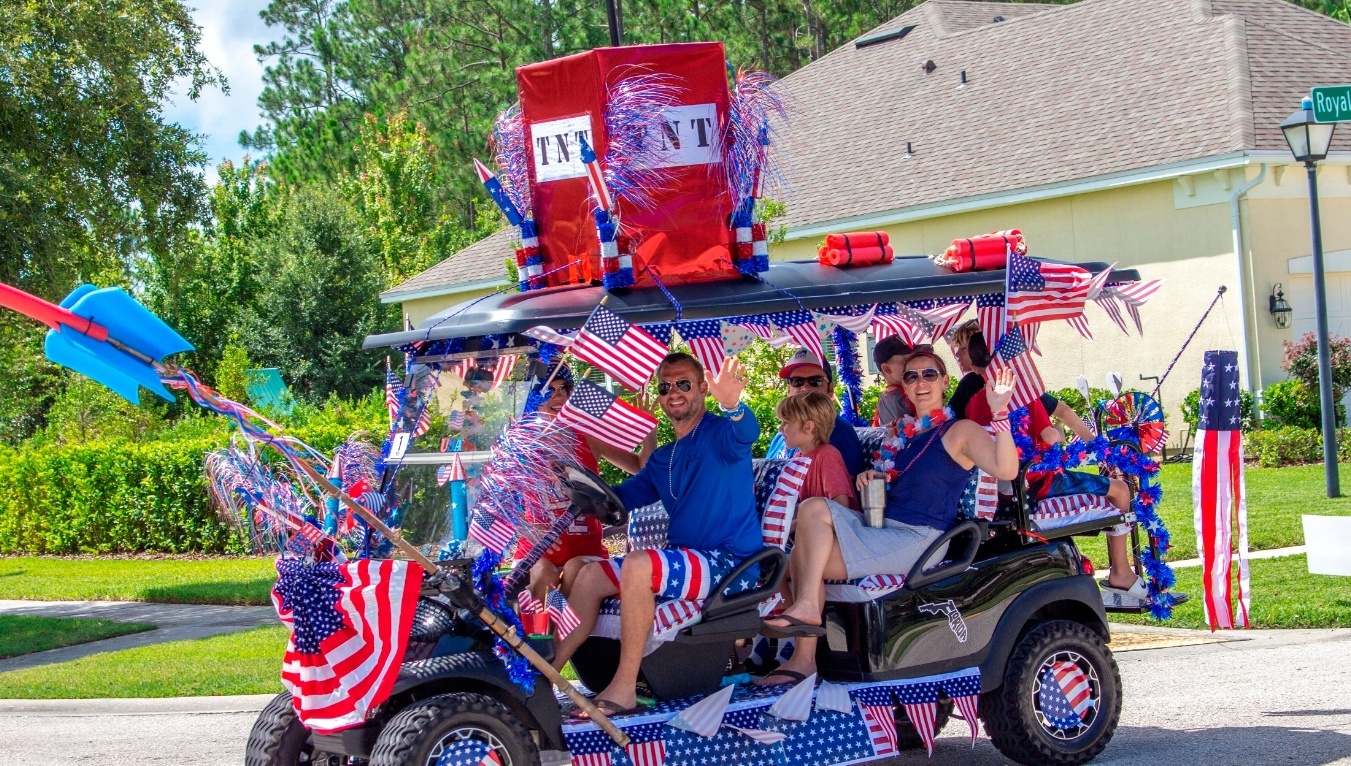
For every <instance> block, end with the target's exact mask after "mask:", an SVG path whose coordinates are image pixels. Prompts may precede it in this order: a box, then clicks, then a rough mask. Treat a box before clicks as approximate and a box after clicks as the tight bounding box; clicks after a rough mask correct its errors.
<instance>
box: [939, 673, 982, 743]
mask: <svg viewBox="0 0 1351 766" xmlns="http://www.w3.org/2000/svg"><path fill="white" fill-rule="evenodd" d="M938 685H939V687H940V688H941V689H942V690H943V693H944V694H946V695H948V699H950V700H952V703H953V705H955V706H956V707H957V712H958V713H959V714H961V716H962V720H964V721H966V725H967V727H968V728H970V729H971V746H972V747H975V746H976V738H977V737H979V736H980V712H979V709H978V704H979V702H980V676H978V675H969V676H958V677H957V678H949V679H945V680H943V681H939V682H938Z"/></svg>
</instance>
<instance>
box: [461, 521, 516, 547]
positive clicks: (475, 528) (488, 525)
mask: <svg viewBox="0 0 1351 766" xmlns="http://www.w3.org/2000/svg"><path fill="white" fill-rule="evenodd" d="M469 537H470V538H471V539H473V540H477V541H478V542H480V543H482V544H483V547H485V548H487V549H488V550H490V551H492V552H493V553H496V554H497V555H499V556H501V555H502V552H503V551H505V550H506V549H507V548H508V547H510V546H511V541H512V540H513V539H514V538H515V537H516V527H515V525H513V524H512V523H511V522H510V521H507V520H506V519H504V518H501V517H498V516H495V517H493V518H492V519H491V520H489V519H485V518H484V517H483V516H481V515H475V516H474V520H473V523H471V524H470V525H469Z"/></svg>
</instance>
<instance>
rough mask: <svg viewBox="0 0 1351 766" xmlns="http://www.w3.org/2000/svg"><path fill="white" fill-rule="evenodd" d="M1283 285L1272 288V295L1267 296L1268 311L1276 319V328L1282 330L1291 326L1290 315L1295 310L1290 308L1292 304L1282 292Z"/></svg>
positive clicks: (1277, 284) (1278, 284) (1278, 283)
mask: <svg viewBox="0 0 1351 766" xmlns="http://www.w3.org/2000/svg"><path fill="white" fill-rule="evenodd" d="M1281 287H1282V285H1281V283H1280V282H1277V283H1276V286H1275V287H1273V288H1271V295H1269V296H1267V306H1268V310H1269V311H1271V316H1272V317H1274V318H1275V319H1276V326H1277V327H1279V328H1281V329H1282V330H1284V329H1286V328H1287V327H1289V326H1290V314H1291V313H1293V310H1292V309H1291V308H1290V302H1289V301H1287V300H1286V299H1285V293H1284V292H1281Z"/></svg>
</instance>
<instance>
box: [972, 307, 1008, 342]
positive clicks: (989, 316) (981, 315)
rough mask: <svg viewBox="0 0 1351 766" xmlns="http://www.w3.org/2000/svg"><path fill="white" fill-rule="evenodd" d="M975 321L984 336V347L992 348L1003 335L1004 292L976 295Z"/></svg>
mask: <svg viewBox="0 0 1351 766" xmlns="http://www.w3.org/2000/svg"><path fill="white" fill-rule="evenodd" d="M976 322H977V323H978V324H979V325H980V334H981V336H983V337H984V338H985V347H986V348H988V349H990V350H991V351H993V350H994V348H995V346H997V345H998V344H999V339H1000V338H1001V337H1003V335H1004V325H1005V322H1004V294H1003V293H989V294H987V295H980V296H977V297H976Z"/></svg>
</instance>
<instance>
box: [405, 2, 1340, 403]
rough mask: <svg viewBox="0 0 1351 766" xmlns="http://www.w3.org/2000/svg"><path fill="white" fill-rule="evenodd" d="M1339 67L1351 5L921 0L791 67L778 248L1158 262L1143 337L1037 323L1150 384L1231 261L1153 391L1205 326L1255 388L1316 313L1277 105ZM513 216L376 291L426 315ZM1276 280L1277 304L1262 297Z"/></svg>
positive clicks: (1182, 387) (1053, 346) (1177, 377)
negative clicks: (1220, 295)
mask: <svg viewBox="0 0 1351 766" xmlns="http://www.w3.org/2000/svg"><path fill="white" fill-rule="evenodd" d="M1339 83H1351V26H1348V25H1346V24H1343V23H1341V22H1338V21H1335V20H1333V19H1330V18H1327V17H1324V16H1321V15H1318V14H1315V13H1312V12H1310V11H1307V10H1305V9H1303V8H1300V7H1298V6H1294V5H1291V4H1289V3H1286V2H1282V0H1083V1H1082V2H1079V3H1076V4H1073V5H1046V4H1036V3H991V2H967V1H966V0H929V2H926V3H924V4H922V5H919V6H917V7H915V8H913V9H911V10H909V11H907V12H906V13H904V14H902V15H900V16H898V17H896V18H894V19H892V20H891V21H888V22H887V23H885V24H883V25H881V26H879V27H878V28H876V29H874V30H871V31H869V32H868V33H866V34H864V35H863V36H861V37H860V38H858V39H857V40H854V41H852V42H850V43H848V44H846V45H844V46H842V47H841V48H839V49H837V50H835V51H833V52H831V53H830V54H828V55H827V56H825V57H823V58H821V59H820V60H818V61H815V62H813V63H812V64H810V65H809V66H807V67H804V68H803V69H801V70H799V71H797V72H794V73H793V74H791V75H789V76H788V77H786V78H785V79H784V80H783V88H784V90H785V92H786V93H787V94H788V95H789V97H790V98H791V100H792V103H793V119H792V124H791V126H790V127H789V128H787V129H785V130H782V131H781V134H780V135H781V141H782V144H781V145H782V147H783V151H784V154H785V157H786V159H787V161H786V163H785V166H786V168H787V170H786V178H785V180H786V184H785V193H784V195H783V196H784V199H785V200H786V203H787V214H786V216H785V217H784V218H782V219H780V220H778V221H776V222H775V224H776V225H782V226H783V227H785V239H784V241H783V242H782V243H780V244H777V245H775V246H774V248H773V250H772V255H773V257H774V258H775V259H801V258H812V257H815V250H816V247H817V245H818V243H819V242H820V240H821V239H822V238H823V237H824V235H825V234H827V233H830V232H840V231H858V230H867V231H871V230H884V231H887V232H889V233H890V236H891V241H892V243H893V245H894V246H895V249H896V252H897V253H904V254H918V253H930V254H932V253H938V252H941V251H942V250H943V249H944V248H945V247H946V246H947V245H948V244H949V242H950V241H951V240H953V239H955V238H959V237H966V236H971V235H973V234H978V233H982V232H987V231H994V230H999V229H1008V228H1017V229H1020V230H1022V232H1023V233H1024V235H1025V237H1026V238H1027V241H1028V243H1029V248H1030V253H1031V254H1032V255H1036V256H1039V257H1046V258H1057V259H1064V260H1081V261H1087V260H1091V261H1106V262H1109V263H1112V262H1115V263H1117V264H1119V265H1120V266H1121V267H1123V268H1125V267H1131V268H1136V269H1139V271H1140V273H1141V274H1142V276H1144V277H1146V278H1153V277H1160V278H1163V279H1164V280H1165V283H1164V286H1163V288H1162V289H1161V290H1160V291H1159V293H1158V294H1157V295H1156V296H1155V297H1154V299H1153V300H1152V301H1151V303H1150V304H1149V305H1148V306H1147V307H1146V308H1145V310H1144V312H1143V315H1144V329H1145V332H1144V335H1143V337H1137V336H1136V335H1135V334H1134V331H1133V328H1132V334H1131V335H1130V336H1129V337H1127V336H1123V335H1122V334H1121V333H1120V331H1119V330H1118V329H1117V328H1116V327H1115V325H1113V324H1112V323H1111V322H1110V321H1108V319H1107V318H1106V315H1105V314H1103V312H1102V311H1101V310H1099V309H1098V308H1096V307H1090V308H1089V309H1088V317H1089V321H1090V325H1091V327H1092V329H1093V331H1094V333H1095V335H1096V338H1097V340H1096V341H1095V342H1088V341H1085V340H1083V339H1081V338H1080V337H1079V335H1078V334H1077V333H1075V332H1074V331H1073V330H1071V329H1070V328H1069V327H1068V326H1066V325H1064V324H1063V323H1058V324H1057V325H1055V326H1050V327H1047V328H1045V329H1043V331H1042V333H1041V336H1040V339H1039V343H1040V346H1041V348H1042V349H1043V350H1044V351H1045V352H1046V356H1045V357H1044V358H1043V359H1042V360H1040V361H1039V366H1040V368H1041V371H1042V375H1043V377H1044V378H1045V381H1046V383H1047V385H1048V386H1049V387H1052V388H1058V387H1062V386H1068V385H1072V383H1073V380H1074V378H1075V377H1076V376H1078V375H1080V374H1084V375H1087V376H1088V377H1089V379H1090V381H1092V382H1093V383H1094V385H1097V386H1101V385H1102V383H1101V381H1102V380H1103V379H1104V376H1105V374H1106V373H1107V372H1109V371H1118V372H1121V373H1122V374H1123V377H1124V378H1125V380H1126V384H1127V385H1128V386H1135V387H1139V388H1143V389H1145V390H1149V389H1151V388H1153V385H1154V381H1152V380H1148V379H1147V378H1150V377H1153V376H1159V375H1161V374H1162V373H1163V371H1164V370H1165V368H1167V367H1168V364H1169V362H1170V361H1171V360H1172V358H1173V356H1174V355H1175V354H1176V353H1177V351H1178V349H1179V348H1180V347H1181V345H1182V343H1183V342H1184V340H1185V339H1186V338H1187V337H1188V335H1189V334H1190V333H1191V331H1192V328H1193V326H1194V325H1195V324H1196V322H1197V320H1199V318H1200V316H1201V314H1202V312H1203V311H1204V310H1205V307H1206V306H1207V305H1208V304H1209V303H1210V301H1211V299H1212V297H1213V296H1214V295H1215V294H1216V291H1217V289H1218V287H1219V286H1220V285H1224V286H1226V287H1227V288H1228V291H1227V293H1226V295H1225V298H1224V300H1223V302H1222V304H1221V308H1219V309H1217V311H1216V313H1215V314H1212V317H1211V319H1210V320H1209V321H1208V322H1207V323H1206V324H1205V325H1204V326H1203V327H1201V329H1200V331H1199V332H1198V333H1197V334H1196V339H1195V340H1194V341H1193V344H1192V346H1191V347H1190V348H1189V349H1188V353H1187V354H1185V355H1184V356H1183V357H1182V359H1181V360H1180V361H1179V362H1178V364H1177V366H1176V368H1175V369H1174V370H1173V371H1172V373H1171V375H1170V376H1169V378H1168V380H1167V383H1166V384H1165V385H1164V386H1163V387H1162V390H1161V400H1162V402H1163V403H1164V405H1165V407H1166V408H1167V409H1168V410H1169V411H1170V413H1171V414H1176V411H1177V406H1178V405H1179V404H1180V403H1181V401H1182V399H1183V397H1184V396H1185V395H1186V394H1187V393H1188V392H1190V391H1191V390H1193V389H1195V388H1197V387H1198V385H1199V380H1200V358H1201V352H1202V351H1203V350H1205V349H1207V348H1220V347H1225V348H1237V349H1238V351H1239V354H1240V359H1241V363H1242V366H1243V370H1244V375H1243V384H1244V386H1246V387H1249V388H1251V389H1253V390H1260V389H1261V388H1262V387H1264V386H1266V385H1268V384H1270V383H1272V382H1275V381H1277V380H1280V379H1282V378H1283V377H1284V374H1283V372H1282V371H1281V369H1280V360H1281V354H1282V346H1281V342H1282V341H1284V340H1290V339H1293V338H1296V337H1298V336H1299V335H1300V334H1302V333H1303V332H1305V331H1308V330H1311V329H1312V327H1313V295H1312V279H1311V276H1310V272H1311V269H1310V261H1311V256H1310V252H1311V250H1310V231H1309V205H1308V187H1307V183H1306V175H1305V172H1304V169H1303V168H1302V167H1301V166H1298V165H1296V164H1295V162H1294V160H1293V159H1292V157H1291V155H1290V153H1289V150H1288V149H1287V147H1286V144H1285V141H1284V139H1283V137H1282V135H1281V132H1280V130H1279V128H1278V125H1279V124H1280V123H1281V122H1282V121H1283V120H1284V119H1285V118H1286V117H1287V116H1288V115H1289V114H1290V113H1291V112H1292V111H1294V110H1295V109H1297V108H1298V106H1299V103H1300V99H1301V98H1302V97H1305V96H1307V95H1308V94H1309V88H1310V87H1311V86H1314V85H1329V84H1339ZM1332 148H1333V151H1332V153H1331V154H1330V155H1329V157H1328V159H1327V160H1326V161H1325V162H1323V163H1321V164H1320V166H1319V192H1320V202H1321V205H1322V222H1323V242H1324V250H1325V252H1326V253H1327V268H1328V276H1327V285H1328V298H1329V315H1330V322H1331V329H1332V331H1333V332H1334V333H1337V334H1340V335H1351V125H1348V126H1344V127H1342V128H1341V129H1340V130H1339V131H1338V133H1337V135H1336V137H1335V138H1334V142H1333V147H1332ZM505 239H506V235H504V234H499V235H494V236H493V237H490V238H489V239H487V240H484V241H483V242H481V243H479V244H476V245H474V246H472V247H470V248H468V249H466V250H465V251H462V252H461V253H458V254H456V255H455V256H452V257H451V258H449V259H447V260H446V261H445V262H443V263H442V264H439V265H438V266H435V267H433V268H432V269H430V270H428V271H427V272H424V273H423V274H419V275H418V276H416V277H414V278H413V279H411V280H409V281H408V282H407V283H405V284H403V285H399V286H398V287H396V288H394V289H393V290H391V291H389V292H388V293H386V294H385V295H384V296H383V298H384V299H385V300H400V301H404V305H405V311H406V313H408V314H409V315H410V317H411V318H412V319H413V320H414V321H418V320H420V319H421V318H422V317H425V316H429V315H430V314H432V313H435V311H437V310H440V309H441V308H444V307H446V306H449V305H452V304H454V303H458V302H459V301H461V300H464V299H465V298H467V297H473V295H475V294H476V293H475V291H476V290H477V291H480V292H479V293H478V294H481V291H482V290H484V289H488V288H490V287H491V285H493V284H499V285H500V284H505V283H506V277H505V268H504V267H503V266H502V260H503V259H504V258H505V257H506V256H507V254H508V253H509V248H508V247H507V245H506V243H505ZM494 240H502V241H500V242H494ZM490 246H491V255H489V254H488V253H489V247H490ZM493 280H496V282H494V281H493ZM1276 289H1280V290H1282V291H1283V292H1284V295H1285V296H1286V298H1287V299H1288V300H1289V302H1290V303H1291V304H1292V305H1293V307H1294V315H1293V322H1292V326H1291V327H1289V328H1280V327H1278V326H1277V324H1276V321H1275V318H1274V317H1273V316H1272V315H1271V314H1270V313H1269V312H1268V302H1269V296H1270V295H1272V293H1273V291H1274V290H1276ZM1142 378H1145V379H1144V380H1142Z"/></svg>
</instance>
